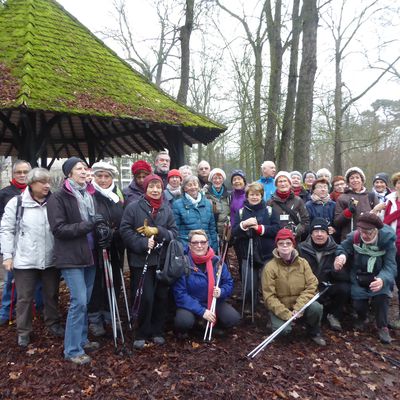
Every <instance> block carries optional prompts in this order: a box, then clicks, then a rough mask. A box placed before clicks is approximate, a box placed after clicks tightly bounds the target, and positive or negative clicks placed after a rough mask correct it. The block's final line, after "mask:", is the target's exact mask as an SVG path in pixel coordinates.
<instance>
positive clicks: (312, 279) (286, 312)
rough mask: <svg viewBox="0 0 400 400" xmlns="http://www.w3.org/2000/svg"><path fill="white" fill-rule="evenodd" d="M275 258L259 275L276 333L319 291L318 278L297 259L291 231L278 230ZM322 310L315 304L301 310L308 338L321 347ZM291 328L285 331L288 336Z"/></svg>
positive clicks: (322, 340) (302, 261)
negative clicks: (260, 275)
mask: <svg viewBox="0 0 400 400" xmlns="http://www.w3.org/2000/svg"><path fill="white" fill-rule="evenodd" d="M275 243H276V249H274V250H273V252H272V254H273V256H274V258H273V259H272V260H271V261H269V262H268V263H267V264H266V266H265V267H264V270H263V272H262V289H263V296H264V303H265V306H266V307H267V309H268V310H269V312H270V317H271V323H272V329H273V330H274V331H275V330H276V329H278V328H279V327H280V326H282V325H283V324H284V323H285V322H286V321H287V320H289V319H290V318H291V317H292V316H293V315H294V314H295V313H296V312H297V311H299V310H300V309H301V308H302V307H303V306H304V305H305V304H306V303H308V302H309V301H310V300H311V299H312V298H313V296H314V295H315V293H316V291H317V288H318V279H317V278H316V276H315V275H314V274H313V273H312V270H311V267H310V265H309V264H308V262H307V261H306V260H305V259H304V258H301V257H299V253H298V252H297V250H296V249H295V244H296V242H295V238H294V236H293V233H292V231H291V230H290V229H281V230H280V231H279V232H278V234H277V235H276V238H275ZM322 311H323V307H322V305H321V304H320V303H318V302H317V301H315V302H314V303H312V304H311V305H310V306H309V307H308V308H307V309H306V310H305V311H304V319H305V321H306V324H307V329H308V333H309V335H310V337H311V339H312V340H313V341H314V342H315V343H316V344H318V345H320V346H325V344H326V342H325V340H324V339H323V337H322V336H321V319H322ZM290 331H291V325H288V326H287V327H286V328H285V331H284V332H285V333H290Z"/></svg>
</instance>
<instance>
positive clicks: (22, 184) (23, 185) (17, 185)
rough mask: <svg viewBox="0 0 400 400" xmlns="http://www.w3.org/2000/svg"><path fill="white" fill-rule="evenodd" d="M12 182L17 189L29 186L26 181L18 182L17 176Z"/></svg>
mask: <svg viewBox="0 0 400 400" xmlns="http://www.w3.org/2000/svg"><path fill="white" fill-rule="evenodd" d="M10 183H11V185H13V186H15V187H16V188H17V189H20V190H21V191H22V190H25V188H26V186H27V185H26V183H18V182H17V181H16V180H15V178H14V179H13V180H12V181H10Z"/></svg>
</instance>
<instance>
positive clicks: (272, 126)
mask: <svg viewBox="0 0 400 400" xmlns="http://www.w3.org/2000/svg"><path fill="white" fill-rule="evenodd" d="M281 10H282V1H281V0H277V1H276V3H275V17H274V18H272V9H271V1H267V2H266V15H267V26H268V40H269V48H270V62H271V72H270V76H269V90H268V112H267V134H266V137H265V145H264V160H271V161H275V142H276V128H277V126H278V123H277V120H278V115H279V106H280V95H281V75H282V54H283V49H282V40H281V19H282V18H281Z"/></svg>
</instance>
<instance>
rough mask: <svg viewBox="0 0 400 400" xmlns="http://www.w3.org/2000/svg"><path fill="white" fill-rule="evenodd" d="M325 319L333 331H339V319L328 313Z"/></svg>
mask: <svg viewBox="0 0 400 400" xmlns="http://www.w3.org/2000/svg"><path fill="white" fill-rule="evenodd" d="M326 319H327V320H328V322H329V326H330V327H331V329H332V330H333V331H337V332H341V330H342V325H341V323H340V321H339V320H338V319H337V318H336V317H335V316H334V315H333V314H328V315H327V316H326Z"/></svg>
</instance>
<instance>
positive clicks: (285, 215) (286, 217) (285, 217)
mask: <svg viewBox="0 0 400 400" xmlns="http://www.w3.org/2000/svg"><path fill="white" fill-rule="evenodd" d="M279 219H280V220H281V221H289V215H288V214H282V215H280V216H279Z"/></svg>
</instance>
